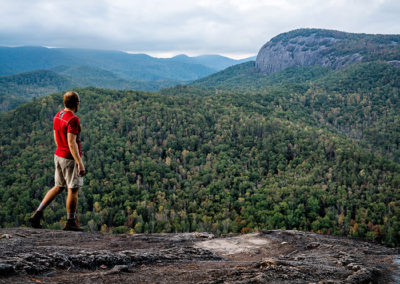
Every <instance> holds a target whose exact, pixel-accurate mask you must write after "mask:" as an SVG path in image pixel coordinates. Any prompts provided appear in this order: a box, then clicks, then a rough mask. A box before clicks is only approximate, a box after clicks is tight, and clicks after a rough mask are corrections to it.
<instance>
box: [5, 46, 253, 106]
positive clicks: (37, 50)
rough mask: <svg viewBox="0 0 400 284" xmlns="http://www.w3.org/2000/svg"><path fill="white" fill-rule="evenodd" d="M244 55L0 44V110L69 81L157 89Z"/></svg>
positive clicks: (201, 74) (222, 66)
mask: <svg viewBox="0 0 400 284" xmlns="http://www.w3.org/2000/svg"><path fill="white" fill-rule="evenodd" d="M250 59H252V58H249V59H243V60H235V59H231V58H228V57H224V56H220V55H204V56H197V57H189V56H186V55H179V56H175V57H173V58H155V57H151V56H149V55H146V54H129V53H126V52H122V51H112V50H109V51H107V50H88V49H70V48H46V47H30V46H24V47H0V62H1V64H0V111H1V112H4V111H7V110H10V109H12V108H14V107H16V106H18V105H19V104H22V103H26V102H28V101H29V100H30V99H32V98H33V97H38V96H42V95H47V94H50V93H52V92H59V91H62V90H65V89H69V88H74V87H88V86H93V87H99V88H107V89H117V90H122V89H134V90H141V91H158V90H160V89H161V88H165V87H171V86H174V85H177V84H180V83H187V82H190V81H193V80H196V79H199V78H202V77H205V76H207V75H210V74H212V73H215V72H217V71H219V70H222V69H225V68H226V67H229V66H232V65H235V64H237V63H240V62H243V61H246V60H250ZM45 71H47V72H45ZM1 75H3V76H1ZM30 76H31V77H32V78H31V79H29V77H30ZM43 83H47V84H48V85H43ZM57 84H58V85H57Z"/></svg>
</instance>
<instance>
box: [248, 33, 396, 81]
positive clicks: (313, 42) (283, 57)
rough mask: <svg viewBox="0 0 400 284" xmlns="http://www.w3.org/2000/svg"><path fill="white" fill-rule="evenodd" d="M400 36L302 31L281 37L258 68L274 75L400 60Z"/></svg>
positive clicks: (267, 47) (264, 50) (266, 47)
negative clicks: (306, 68) (309, 68)
mask: <svg viewBox="0 0 400 284" xmlns="http://www.w3.org/2000/svg"><path fill="white" fill-rule="evenodd" d="M399 58H400V35H371V34H353V33H345V32H339V31H333V30H322V29H299V30H294V31H290V32H287V33H283V34H280V35H278V36H276V37H274V38H272V39H271V40H270V41H269V42H267V43H266V44H265V45H264V46H263V47H262V48H261V49H260V51H259V53H258V55H257V59H256V67H257V69H258V70H259V71H260V72H262V73H274V72H277V71H280V70H283V69H285V68H287V67H291V66H312V65H321V66H326V67H331V68H333V69H339V68H341V67H343V66H346V65H349V64H352V63H355V62H360V61H363V62H365V61H375V60H384V61H390V60H398V59H399Z"/></svg>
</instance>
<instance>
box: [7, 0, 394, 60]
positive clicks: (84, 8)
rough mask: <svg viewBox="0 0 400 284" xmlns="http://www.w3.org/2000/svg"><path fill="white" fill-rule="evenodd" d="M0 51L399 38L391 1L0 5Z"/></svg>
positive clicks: (212, 47) (24, 1) (39, 1)
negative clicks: (306, 30) (315, 35)
mask: <svg viewBox="0 0 400 284" xmlns="http://www.w3.org/2000/svg"><path fill="white" fill-rule="evenodd" d="M0 4H1V9H0V45H44V46H54V47H82V48H97V49H117V50H125V51H133V52H146V53H150V54H156V55H157V54H160V55H162V54H171V55H172V54H177V53H181V52H184V53H187V54H206V53H219V54H227V55H231V56H234V55H236V56H244V55H250V54H256V53H257V52H258V50H259V48H260V47H261V46H262V45H263V44H264V43H265V42H266V41H268V40H269V39H270V38H271V37H273V36H275V35H277V34H279V33H281V32H287V31H289V30H292V29H296V28H302V27H315V28H328V29H336V30H342V31H348V32H363V33H386V34H387V33H399V31H400V17H399V15H400V1H397V0H325V1H320V0H319V1H318V0H302V1H298V0H265V1H262V0H246V1H243V0H199V1H192V0H169V1H161V0H147V1H145V0H133V1H129V0H68V1H66V0H58V1H54V0H35V1H32V0H13V1H8V0H0Z"/></svg>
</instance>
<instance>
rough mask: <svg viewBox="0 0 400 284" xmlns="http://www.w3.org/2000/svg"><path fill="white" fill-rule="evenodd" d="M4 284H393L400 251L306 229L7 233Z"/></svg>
mask: <svg viewBox="0 0 400 284" xmlns="http://www.w3.org/2000/svg"><path fill="white" fill-rule="evenodd" d="M0 234H3V235H4V234H7V236H8V237H7V238H3V239H0V283H75V282H78V281H79V283H99V282H100V283H390V281H396V279H397V281H400V280H399V275H398V274H397V273H398V271H399V267H398V265H399V264H396V261H398V255H399V250H398V249H394V248H387V247H384V246H381V245H377V244H373V243H368V242H361V241H357V240H352V239H347V238H341V237H333V236H323V235H318V234H314V233H305V232H300V231H287V230H270V231H262V232H258V233H252V234H246V235H228V236H220V237H215V236H213V235H212V234H208V233H183V234H152V235H145V234H137V235H113V234H101V233H85V232H64V231H54V230H34V229H28V228H12V229H0Z"/></svg>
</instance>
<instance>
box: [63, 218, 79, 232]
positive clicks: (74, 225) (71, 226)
mask: <svg viewBox="0 0 400 284" xmlns="http://www.w3.org/2000/svg"><path fill="white" fill-rule="evenodd" d="M63 230H64V231H77V232H82V231H83V229H82V228H81V227H80V226H79V223H78V219H77V218H75V219H68V220H67V224H65V227H64V229H63Z"/></svg>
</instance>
